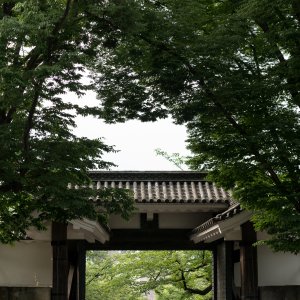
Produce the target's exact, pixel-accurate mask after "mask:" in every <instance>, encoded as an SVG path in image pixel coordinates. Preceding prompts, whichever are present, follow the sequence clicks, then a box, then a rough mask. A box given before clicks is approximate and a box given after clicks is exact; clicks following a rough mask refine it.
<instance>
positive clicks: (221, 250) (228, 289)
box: [214, 241, 233, 300]
mask: <svg viewBox="0 0 300 300" xmlns="http://www.w3.org/2000/svg"><path fill="white" fill-rule="evenodd" d="M214 256H215V258H214V265H216V266H215V267H214V272H215V275H214V278H215V283H214V300H233V242H225V241H223V242H222V243H220V244H218V245H217V247H216V252H215V253H214Z"/></svg>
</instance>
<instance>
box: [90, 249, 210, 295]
mask: <svg viewBox="0 0 300 300" xmlns="http://www.w3.org/2000/svg"><path fill="white" fill-rule="evenodd" d="M86 285H87V299H88V300H94V299H99V298H101V299H102V298H103V299H108V300H109V299H126V300H127V299H145V295H147V294H148V293H149V292H150V291H155V294H156V299H158V300H164V299H166V300H167V299H178V300H179V299H199V300H200V299H203V300H204V299H210V298H211V293H210V291H211V289H212V286H211V254H210V253H209V252H207V251H125V252H113V253H111V252H89V253H88V257H87V281H86Z"/></svg>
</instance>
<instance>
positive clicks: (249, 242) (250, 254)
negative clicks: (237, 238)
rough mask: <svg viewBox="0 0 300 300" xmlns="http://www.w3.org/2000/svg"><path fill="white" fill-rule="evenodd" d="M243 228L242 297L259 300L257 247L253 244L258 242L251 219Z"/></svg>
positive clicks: (241, 246)
mask: <svg viewBox="0 0 300 300" xmlns="http://www.w3.org/2000/svg"><path fill="white" fill-rule="evenodd" d="M241 228H242V241H241V242H240V264H241V299H242V300H258V279H257V248H256V247H254V246H253V244H254V243H255V242H256V232H255V230H254V228H253V224H252V223H251V222H250V221H248V222H246V223H244V224H242V225H241Z"/></svg>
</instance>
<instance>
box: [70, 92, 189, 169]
mask: <svg viewBox="0 0 300 300" xmlns="http://www.w3.org/2000/svg"><path fill="white" fill-rule="evenodd" d="M70 97H72V98H73V97H74V96H73V95H71V94H69V95H67V98H68V100H69V101H74V98H73V99H72V100H71V99H70ZM77 101H78V102H84V103H85V104H87V103H91V104H95V102H96V101H97V100H96V97H95V95H94V94H93V93H88V94H87V95H86V96H84V97H82V98H81V99H77V100H76V102H77ZM76 123H77V128H76V130H75V131H74V132H75V134H77V135H78V136H86V137H88V138H99V137H103V138H104V142H105V143H106V144H108V145H115V149H116V150H120V151H119V152H117V153H110V154H105V155H104V156H103V159H105V160H108V161H111V162H113V163H115V164H116V165H118V166H117V167H114V168H112V170H178V168H177V167H176V166H174V165H173V164H172V163H170V162H168V161H167V160H166V159H164V158H163V157H161V156H157V155H156V154H155V149H157V148H161V149H162V150H164V151H166V152H168V153H170V154H171V153H175V152H177V153H180V154H181V155H188V154H189V153H188V151H187V150H186V148H185V140H186V138H187V135H186V130H185V127H184V126H180V125H175V124H173V123H172V120H171V119H165V120H159V121H157V122H147V123H142V122H140V121H135V120H133V121H128V122H126V123H118V124H105V123H104V122H103V121H102V120H99V119H95V118H92V117H77V119H76Z"/></svg>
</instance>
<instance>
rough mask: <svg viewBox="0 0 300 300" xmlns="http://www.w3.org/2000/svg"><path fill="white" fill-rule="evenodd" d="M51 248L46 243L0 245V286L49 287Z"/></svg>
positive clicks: (31, 242)
mask: <svg viewBox="0 0 300 300" xmlns="http://www.w3.org/2000/svg"><path fill="white" fill-rule="evenodd" d="M51 284H52V248H51V244H50V242H47V241H21V242H18V243H15V244H14V245H2V244H0V286H6V287H9V286H14V287H50V286H51Z"/></svg>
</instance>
